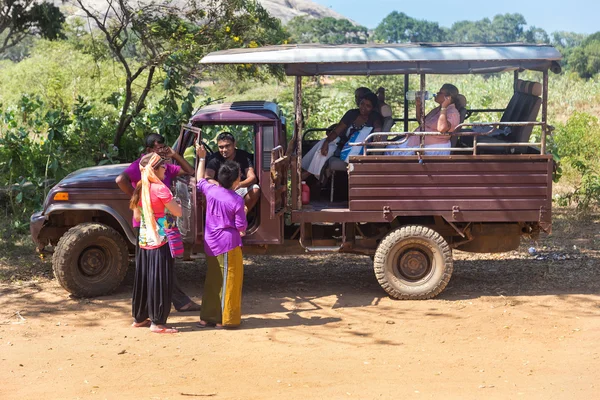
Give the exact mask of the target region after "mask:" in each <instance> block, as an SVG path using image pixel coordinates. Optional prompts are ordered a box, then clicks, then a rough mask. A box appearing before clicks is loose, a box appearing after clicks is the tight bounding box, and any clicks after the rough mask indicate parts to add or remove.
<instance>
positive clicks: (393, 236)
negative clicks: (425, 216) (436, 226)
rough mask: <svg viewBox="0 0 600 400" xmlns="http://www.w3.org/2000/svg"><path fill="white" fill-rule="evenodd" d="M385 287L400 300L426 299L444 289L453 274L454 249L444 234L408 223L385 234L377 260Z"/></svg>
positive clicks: (379, 273)
mask: <svg viewBox="0 0 600 400" xmlns="http://www.w3.org/2000/svg"><path fill="white" fill-rule="evenodd" d="M373 266H374V270H375V276H376V277H377V280H378V281H379V284H380V285H381V287H382V288H383V289H384V290H385V291H386V292H387V293H388V294H389V295H390V296H391V297H393V298H395V299H399V300H410V299H412V300H425V299H430V298H432V297H435V296H437V295H438V294H440V293H441V292H442V290H444V288H445V287H446V285H447V284H448V282H449V281H450V277H451V276H452V270H453V263H452V250H451V249H450V246H449V245H448V243H447V242H446V241H445V240H444V238H443V237H442V236H441V235H440V234H439V233H437V232H436V231H434V230H433V229H430V228H427V227H425V226H420V225H408V226H404V227H401V228H398V229H396V230H393V231H392V232H390V233H388V235H387V236H386V237H385V238H383V240H382V241H381V243H379V246H378V247H377V251H376V252H375V260H374V263H373Z"/></svg>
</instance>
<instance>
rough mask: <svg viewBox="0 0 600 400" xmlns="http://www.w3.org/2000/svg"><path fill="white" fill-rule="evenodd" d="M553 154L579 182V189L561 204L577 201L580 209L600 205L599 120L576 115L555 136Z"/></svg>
mask: <svg viewBox="0 0 600 400" xmlns="http://www.w3.org/2000/svg"><path fill="white" fill-rule="evenodd" d="M551 143H552V147H551V149H552V151H553V153H554V154H556V155H557V157H558V158H559V159H560V162H561V164H563V167H564V168H568V169H571V170H572V172H574V173H575V177H574V178H575V179H573V178H572V179H573V180H576V181H578V183H577V184H576V187H575V190H573V191H572V192H570V193H568V194H566V195H563V196H561V197H560V202H561V204H570V203H571V202H575V203H576V204H577V208H578V210H580V211H582V210H586V209H588V208H589V207H590V206H591V205H599V204H600V165H599V163H598V154H600V123H599V122H598V118H596V117H593V116H591V115H589V114H584V113H579V112H576V113H574V114H573V116H572V117H571V118H569V120H568V121H567V123H566V124H564V125H561V126H559V127H558V129H557V132H556V133H555V134H554V138H553V141H552V142H551Z"/></svg>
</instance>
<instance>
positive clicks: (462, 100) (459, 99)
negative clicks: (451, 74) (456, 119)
mask: <svg viewBox="0 0 600 400" xmlns="http://www.w3.org/2000/svg"><path fill="white" fill-rule="evenodd" d="M454 106H455V107H456V109H457V110H460V109H461V108H464V107H466V106H467V98H466V97H465V96H464V95H462V94H459V95H458V96H456V101H455V102H454Z"/></svg>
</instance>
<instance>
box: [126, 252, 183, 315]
mask: <svg viewBox="0 0 600 400" xmlns="http://www.w3.org/2000/svg"><path fill="white" fill-rule="evenodd" d="M174 264H175V261H174V260H173V257H172V256H171V251H170V250H169V245H168V244H164V245H162V246H161V247H159V248H157V249H152V250H147V249H139V250H138V252H137V254H136V257H135V281H134V283H133V301H132V314H133V318H134V319H135V322H144V321H145V320H146V319H148V318H150V320H151V321H152V323H153V324H155V325H164V324H166V323H167V318H168V317H169V313H170V312H171V296H172V294H173V267H174Z"/></svg>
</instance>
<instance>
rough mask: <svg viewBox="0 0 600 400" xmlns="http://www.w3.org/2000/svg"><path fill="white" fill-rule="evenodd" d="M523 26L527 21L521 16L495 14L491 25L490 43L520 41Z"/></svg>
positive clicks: (516, 14)
mask: <svg viewBox="0 0 600 400" xmlns="http://www.w3.org/2000/svg"><path fill="white" fill-rule="evenodd" d="M525 25H527V21H525V17H523V15H521V14H518V13H515V14H509V13H506V14H497V15H495V16H494V19H492V23H491V29H492V35H493V36H492V39H493V40H492V41H493V42H517V41H519V40H522V38H523V28H524V26H525Z"/></svg>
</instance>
